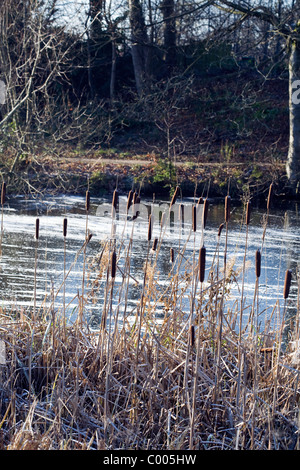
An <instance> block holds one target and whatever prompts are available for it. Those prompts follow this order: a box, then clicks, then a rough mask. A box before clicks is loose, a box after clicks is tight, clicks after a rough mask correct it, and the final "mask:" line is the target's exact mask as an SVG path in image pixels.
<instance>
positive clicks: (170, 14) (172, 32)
mask: <svg viewBox="0 0 300 470" xmlns="http://www.w3.org/2000/svg"><path fill="white" fill-rule="evenodd" d="M161 10H162V13H163V18H164V50H165V54H164V59H165V63H166V66H167V70H168V73H169V74H170V73H172V71H173V68H174V67H175V65H176V23H175V18H174V12H175V5H174V0H162V2H161Z"/></svg>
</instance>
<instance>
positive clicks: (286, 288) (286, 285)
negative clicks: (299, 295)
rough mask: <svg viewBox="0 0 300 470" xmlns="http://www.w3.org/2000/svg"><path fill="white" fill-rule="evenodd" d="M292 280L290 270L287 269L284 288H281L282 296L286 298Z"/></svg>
mask: <svg viewBox="0 0 300 470" xmlns="http://www.w3.org/2000/svg"><path fill="white" fill-rule="evenodd" d="M291 282H292V271H291V270H290V269H287V270H286V272H285V280H284V288H283V298H284V299H287V298H288V296H289V293H290V287H291Z"/></svg>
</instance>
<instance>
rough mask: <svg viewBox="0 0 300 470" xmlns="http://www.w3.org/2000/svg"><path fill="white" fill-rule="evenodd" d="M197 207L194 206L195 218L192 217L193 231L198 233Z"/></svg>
mask: <svg viewBox="0 0 300 470" xmlns="http://www.w3.org/2000/svg"><path fill="white" fill-rule="evenodd" d="M196 210H197V208H196V206H193V216H192V223H193V231H194V232H196V230H197V213H196Z"/></svg>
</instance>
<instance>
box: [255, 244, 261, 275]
mask: <svg viewBox="0 0 300 470" xmlns="http://www.w3.org/2000/svg"><path fill="white" fill-rule="evenodd" d="M260 273H261V253H260V250H256V253H255V275H256V277H257V278H259V277H260Z"/></svg>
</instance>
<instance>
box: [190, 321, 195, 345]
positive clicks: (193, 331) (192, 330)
mask: <svg viewBox="0 0 300 470" xmlns="http://www.w3.org/2000/svg"><path fill="white" fill-rule="evenodd" d="M189 335H190V345H191V346H194V344H195V327H194V325H191V326H190V328H189Z"/></svg>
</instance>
